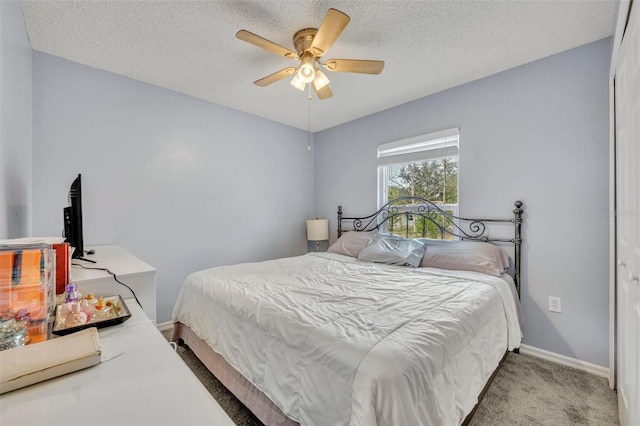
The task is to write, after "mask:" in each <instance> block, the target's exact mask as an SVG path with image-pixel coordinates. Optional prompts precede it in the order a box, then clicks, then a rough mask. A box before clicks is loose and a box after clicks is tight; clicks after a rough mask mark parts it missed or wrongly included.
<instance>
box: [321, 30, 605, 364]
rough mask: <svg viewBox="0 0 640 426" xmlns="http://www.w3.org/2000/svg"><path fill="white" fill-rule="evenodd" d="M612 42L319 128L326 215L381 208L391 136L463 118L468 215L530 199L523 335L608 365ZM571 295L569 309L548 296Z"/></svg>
mask: <svg viewBox="0 0 640 426" xmlns="http://www.w3.org/2000/svg"><path fill="white" fill-rule="evenodd" d="M609 55H610V40H609V39H604V40H600V41H598V42H595V43H592V44H589V45H586V46H582V47H579V48H576V49H573V50H570V51H567V52H564V53H562V54H558V55H555V56H551V57H548V58H545V59H542V60H539V61H536V62H533V63H530V64H527V65H524V66H520V67H518V68H514V69H512V70H509V71H505V72H502V73H499V74H496V75H494V76H491V77H488V78H484V79H482V80H478V81H475V82H472V83H469V84H466V85H463V86H459V87H456V88H453V89H450V90H447V91H444V92H441V93H438V94H435V95H433V96H429V97H426V98H423V99H419V100H417V101H414V102H411V103H408V104H404V105H401V106H399V107H396V108H393V109H390V110H387V111H383V112H381V113H378V114H373V115H370V116H367V117H364V118H362V119H359V120H356V121H353V122H351V123H347V124H344V125H342V126H339V127H335V128H332V129H328V130H326V131H323V132H320V133H317V134H316V135H315V142H316V156H315V170H316V177H315V195H316V198H315V208H316V211H315V213H316V215H318V216H319V217H327V218H330V219H331V230H332V238H335V227H336V226H335V225H336V221H335V217H336V214H335V211H336V208H337V206H338V205H340V204H341V205H343V207H344V211H345V214H349V215H358V214H364V213H370V212H372V211H374V209H375V208H376V200H377V198H376V197H377V189H376V147H377V145H378V144H380V143H384V142H389V141H393V140H399V139H404V138H407V137H411V136H415V135H420V134H424V133H429V132H434V131H437V130H442V129H447V128H450V127H455V126H459V127H460V181H459V182H460V213H461V215H463V216H467V217H468V216H476V217H477V216H480V217H492V216H495V217H499V216H509V215H510V213H511V211H512V209H513V202H514V201H515V200H518V199H520V200H522V201H523V202H524V204H525V208H526V213H525V224H524V247H523V263H524V264H523V277H522V278H523V284H522V306H523V310H524V320H525V323H524V336H525V337H524V342H525V343H526V344H528V345H531V346H535V347H537V348H541V349H546V350H549V351H552V352H556V353H559V354H563V355H566V356H570V357H573V358H577V359H580V360H583V361H587V362H591V363H594V364H597V365H601V366H608V364H609V360H608V344H609V333H608V331H609V330H608V324H609V302H608V298H609V282H608V259H609V251H608V246H609V218H608V216H607V209H608V200H609V199H608V197H609V151H608V150H609V140H608V138H609V118H608V102H609V96H608V71H609ZM549 296H559V297H561V298H562V313H560V314H558V313H550V312H549V311H548V297H549Z"/></svg>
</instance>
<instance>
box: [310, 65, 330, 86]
mask: <svg viewBox="0 0 640 426" xmlns="http://www.w3.org/2000/svg"><path fill="white" fill-rule="evenodd" d="M327 84H329V79H328V78H327V76H326V75H324V73H323V72H322V71H320V70H317V71H316V78H315V79H314V80H313V87H314V88H315V89H316V90H320V89H322V88H323V87H325V86H326V85H327Z"/></svg>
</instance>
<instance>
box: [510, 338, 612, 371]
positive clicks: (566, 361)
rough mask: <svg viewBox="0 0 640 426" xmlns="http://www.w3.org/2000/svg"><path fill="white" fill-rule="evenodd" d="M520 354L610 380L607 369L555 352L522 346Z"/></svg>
mask: <svg viewBox="0 0 640 426" xmlns="http://www.w3.org/2000/svg"><path fill="white" fill-rule="evenodd" d="M520 353H523V354H526V355H532V356H536V357H538V358H542V359H546V360H547V361H551V362H555V363H557V364H562V365H566V366H567V367H573V368H576V369H578V370H581V371H585V372H587V373H591V374H594V375H596V376H600V377H605V378H609V369H608V368H607V367H602V366H600V365H596V364H591V363H590V362H586V361H581V360H579V359H576V358H571V357H568V356H565V355H560V354H557V353H555V352H550V351H546V350H544V349H540V348H536V347H534V346H529V345H524V344H522V345H520Z"/></svg>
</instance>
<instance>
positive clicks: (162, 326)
mask: <svg viewBox="0 0 640 426" xmlns="http://www.w3.org/2000/svg"><path fill="white" fill-rule="evenodd" d="M156 327H157V328H158V330H160V331H166V330H171V329H172V328H173V322H172V321H165V322H161V323H160V324H156Z"/></svg>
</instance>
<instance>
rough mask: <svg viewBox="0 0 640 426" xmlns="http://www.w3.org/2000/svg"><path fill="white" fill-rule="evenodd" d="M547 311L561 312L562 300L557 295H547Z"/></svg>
mask: <svg viewBox="0 0 640 426" xmlns="http://www.w3.org/2000/svg"><path fill="white" fill-rule="evenodd" d="M549 312H562V302H561V301H560V298H559V297H553V296H549Z"/></svg>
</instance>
